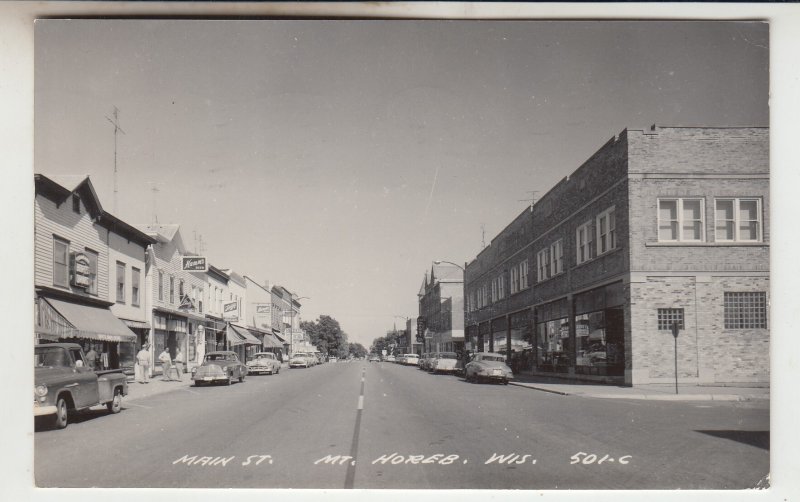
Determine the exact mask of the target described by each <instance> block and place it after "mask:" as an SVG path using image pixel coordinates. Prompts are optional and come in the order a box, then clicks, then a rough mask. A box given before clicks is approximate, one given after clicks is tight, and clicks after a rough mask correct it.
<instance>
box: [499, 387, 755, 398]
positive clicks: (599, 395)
mask: <svg viewBox="0 0 800 502" xmlns="http://www.w3.org/2000/svg"><path fill="white" fill-rule="evenodd" d="M509 385H515V386H517V387H525V388H528V389H531V390H538V391H541V392H548V393H550V394H558V395H560V396H578V397H593V398H597V399H642V400H648V401H739V402H744V401H768V400H769V396H762V395H752V394H748V395H737V394H717V395H714V394H683V395H680V394H677V395H669V394H665V395H644V394H636V395H627V396H626V395H624V394H585V393H569V392H563V391H558V390H553V389H546V388H543V387H537V386H535V385H530V384H525V383H520V382H509Z"/></svg>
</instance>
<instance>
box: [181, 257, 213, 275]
mask: <svg viewBox="0 0 800 502" xmlns="http://www.w3.org/2000/svg"><path fill="white" fill-rule="evenodd" d="M181 270H183V271H184V272H208V260H206V257H205V256H181Z"/></svg>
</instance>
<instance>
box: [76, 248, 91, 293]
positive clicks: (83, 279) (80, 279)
mask: <svg viewBox="0 0 800 502" xmlns="http://www.w3.org/2000/svg"><path fill="white" fill-rule="evenodd" d="M91 273H92V263H91V261H89V257H88V256H86V255H85V254H83V253H72V285H73V286H76V287H79V288H84V289H89V286H90V285H91V284H92V277H91Z"/></svg>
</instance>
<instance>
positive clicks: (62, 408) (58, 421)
mask: <svg viewBox="0 0 800 502" xmlns="http://www.w3.org/2000/svg"><path fill="white" fill-rule="evenodd" d="M68 422H69V410H68V407H67V401H66V400H65V399H64V398H63V397H59V398H58V401H57V402H56V416H55V418H54V419H53V425H54V426H55V428H56V429H65V428H66V427H67V423H68Z"/></svg>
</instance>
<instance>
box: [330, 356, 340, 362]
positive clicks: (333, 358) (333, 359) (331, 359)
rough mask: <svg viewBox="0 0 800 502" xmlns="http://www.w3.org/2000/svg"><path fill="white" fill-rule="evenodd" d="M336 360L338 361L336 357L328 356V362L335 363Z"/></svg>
mask: <svg viewBox="0 0 800 502" xmlns="http://www.w3.org/2000/svg"><path fill="white" fill-rule="evenodd" d="M336 361H338V359H336V358H335V357H329V358H328V362H329V363H335V362H336Z"/></svg>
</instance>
